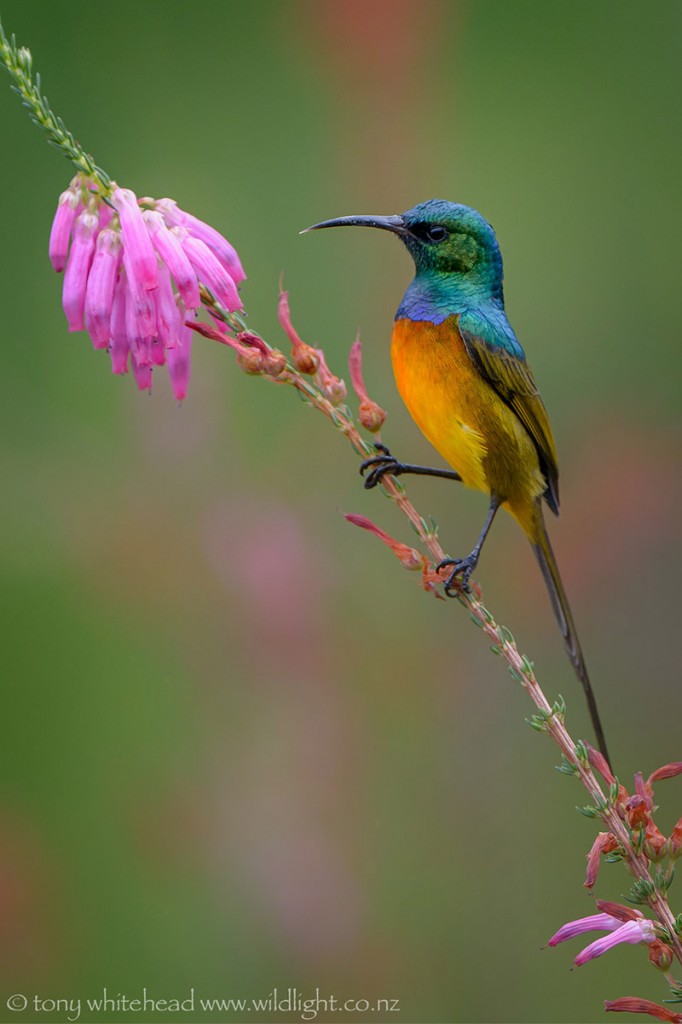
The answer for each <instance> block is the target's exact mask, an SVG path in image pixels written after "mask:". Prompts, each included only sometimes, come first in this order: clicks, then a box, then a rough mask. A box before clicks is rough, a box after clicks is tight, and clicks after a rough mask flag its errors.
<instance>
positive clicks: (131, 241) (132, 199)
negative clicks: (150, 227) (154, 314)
mask: <svg viewBox="0 0 682 1024" xmlns="http://www.w3.org/2000/svg"><path fill="white" fill-rule="evenodd" d="M112 202H113V204H114V207H115V209H116V210H117V212H118V215H119V218H120V220H121V231H122V232H123V243H124V246H125V253H126V256H127V259H128V266H129V268H130V271H131V273H130V274H129V275H128V276H129V277H130V276H131V275H132V277H134V278H135V280H136V281H138V282H139V285H140V287H141V288H142V289H144V291H147V292H150V291H153V290H154V288H156V286H157V284H158V278H157V272H156V253H155V252H154V246H153V245H152V240H151V238H150V237H149V232H148V231H147V227H146V225H145V222H144V220H143V219H142V210H141V209H140V207H139V206H138V203H137V196H136V195H135V193H134V192H133V191H132V189H129V188H117V189H114V194H113V197H112Z"/></svg>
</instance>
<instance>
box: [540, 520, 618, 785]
mask: <svg viewBox="0 0 682 1024" xmlns="http://www.w3.org/2000/svg"><path fill="white" fill-rule="evenodd" d="M536 535H537V537H538V539H537V541H536V542H535V543H533V551H534V553H535V557H536V558H537V560H538V564H539V566H540V569H541V570H542V575H543V576H544V579H545V583H546V584H547V590H548V591H549V596H550V598H551V601H552V608H553V609H554V614H555V616H556V620H557V622H558V623H559V628H560V630H561V635H562V636H563V638H564V644H565V646H566V653H567V654H568V656H569V658H570V659H571V664H572V665H573V668H574V669H575V674H576V675H577V677H578V679H579V680H580V682H581V683H582V687H583V690H584V691H585V696H586V697H587V706H588V708H589V709H590V718H591V719H592V725H593V727H594V731H595V734H596V736H597V744H598V745H599V749H600V750H601V752H602V754H603V755H604V757H605V758H606V760H607V762H608V763H609V765H610V764H611V759H610V757H609V752H608V749H607V747H606V739H605V737H604V730H603V729H602V724H601V719H600V717H599V711H598V709H597V701H596V698H595V696H594V690H593V689H592V683H591V682H590V677H589V676H588V674H587V666H586V665H585V659H584V657H583V652H582V650H581V647H580V641H579V639H578V632H577V630H576V628H575V623H574V621H573V616H572V615H571V609H570V606H569V603H568V598H567V597H566V591H565V590H564V585H563V583H562V582H561V576H560V575H559V567H558V565H557V562H556V558H555V557H554V552H553V551H552V545H551V544H550V542H549V537H548V535H547V529H546V527H545V523H544V520H543V517H542V510H541V509H540V508H538V522H537V534H536ZM531 543H532V542H531Z"/></svg>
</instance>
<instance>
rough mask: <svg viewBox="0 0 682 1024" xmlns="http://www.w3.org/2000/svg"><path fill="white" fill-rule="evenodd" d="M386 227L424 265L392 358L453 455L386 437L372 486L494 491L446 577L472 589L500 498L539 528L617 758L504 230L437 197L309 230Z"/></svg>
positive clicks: (400, 380) (552, 590)
mask: <svg viewBox="0 0 682 1024" xmlns="http://www.w3.org/2000/svg"><path fill="white" fill-rule="evenodd" d="M344 226H352V227H368V228H380V229H382V230H384V231H391V232H392V233H393V234H395V235H398V237H399V238H400V240H401V241H402V242H403V243H404V245H405V247H406V248H407V250H408V252H409V253H410V255H411V256H412V259H413V260H414V265H415V271H416V273H415V277H414V280H413V281H412V283H411V284H410V286H409V287H408V289H407V291H406V292H405V295H404V296H403V299H402V301H401V303H400V305H399V307H398V311H397V313H396V315H395V325H394V328H393V335H392V340H391V360H392V363H393V371H394V374H395V379H396V384H397V386H398V391H399V392H400V395H401V397H402V399H403V401H404V402H405V405H406V406H407V408H408V411H409V412H410V415H411V416H412V418H413V419H414V421H415V422H416V424H417V426H418V427H419V428H420V430H421V431H422V433H423V434H425V436H426V437H427V438H428V440H429V441H430V442H431V444H432V445H433V447H434V448H435V449H436V451H438V452H439V454H440V455H441V456H442V457H443V458H444V459H445V461H446V462H447V463H449V464H450V466H452V470H446V469H435V468H430V467H427V466H417V465H413V464H411V463H405V462H399V461H398V460H397V459H396V458H395V457H394V456H393V455H392V454H391V453H390V451H389V450H388V449H387V448H386V447H385V446H383V445H377V450H378V452H379V454H378V455H377V456H375V457H374V458H371V459H367V460H365V462H364V463H363V464H362V467H361V470H362V472H363V473H366V474H367V475H366V476H365V486H366V487H375V486H376V485H377V484H378V483H379V482H380V480H381V479H382V477H383V476H384V475H386V474H392V475H393V476H400V475H402V474H405V473H417V474H421V475H425V476H437V477H446V478H449V479H451V480H458V481H461V482H462V483H463V484H465V485H466V486H468V487H473V488H476V489H477V490H479V491H483V492H484V494H487V495H489V506H488V514H487V516H486V519H485V522H484V524H483V528H482V530H481V533H480V535H479V538H478V540H477V541H476V544H475V546H474V548H473V550H472V551H471V553H470V554H468V555H467V556H466V557H465V558H447V559H444V561H443V562H441V563H440V565H439V566H438V568H439V569H440V568H443V567H452V571H451V572H450V574H449V576H448V577H447V579H446V582H445V591H446V593H449V594H452V591H453V587H454V584H455V580H456V579H457V577H460V580H461V585H462V586H463V587H464V589H465V590H468V588H469V578H470V576H471V574H472V572H473V571H474V569H475V568H476V566H477V564H478V560H479V557H480V554H481V549H482V547H483V544H484V542H485V539H486V537H487V535H488V531H489V530H490V527H491V525H492V522H493V519H494V518H495V514H496V513H497V510H498V509H499V508H505V509H506V510H507V511H508V512H509V513H510V514H511V515H512V516H513V517H514V519H516V521H517V522H518V523H519V525H520V526H521V528H522V529H523V531H524V533H525V534H526V536H527V537H528V539H529V541H530V543H531V545H532V548H533V551H534V553H535V557H536V558H537V561H538V563H539V565H540V569H541V570H542V575H543V577H544V580H545V583H546V585H547V590H548V591H549V596H550V598H551V601H552V608H553V609H554V614H555V616H556V619H557V622H558V623H559V627H560V629H561V633H562V636H563V638H564V644H565V646H566V651H567V653H568V657H569V658H570V660H571V663H572V665H573V667H574V669H575V672H576V675H577V676H578V679H579V680H580V682H581V684H582V686H583V689H584V691H585V695H586V697H587V703H588V707H589V711H590V716H591V719H592V724H593V726H594V730H595V733H596V736H597V741H598V744H599V749H600V750H601V752H602V754H603V755H604V757H605V758H606V760H607V761H609V763H610V760H609V755H608V751H607V747H606V740H605V738H604V731H603V729H602V725H601V720H600V718H599V711H598V709H597V702H596V699H595V695H594V691H593V689H592V684H591V683H590V678H589V676H588V674H587V667H586V665H585V659H584V657H583V652H582V649H581V647H580V641H579V639H578V633H577V630H576V627H575V623H574V621H573V616H572V614H571V609H570V606H569V603H568V598H567V597H566V591H565V590H564V586H563V583H562V581H561V576H560V575H559V568H558V566H557V562H556V558H555V556H554V552H553V551H552V546H551V544H550V541H549V536H548V534H547V529H546V526H545V521H544V517H543V502H544V503H545V504H547V505H548V507H549V508H550V509H551V510H552V512H554V514H555V515H558V514H559V468H558V459H557V451H556V446H555V443H554V437H553V436H552V428H551V427H550V424H549V418H548V416H547V411H546V409H545V406H544V404H543V401H542V399H541V398H540V393H539V391H538V388H537V385H536V383H535V380H534V378H533V374H532V373H531V371H530V368H529V366H528V363H527V362H526V356H525V353H524V351H523V349H522V348H521V345H520V344H519V342H518V340H517V338H516V335H515V334H514V331H513V330H512V327H511V324H510V323H509V321H508V319H507V315H506V313H505V309H504V293H503V289H502V277H503V272H502V254H501V252H500V246H499V244H498V241H497V238H496V236H495V232H494V231H493V229H492V227H491V226H490V224H489V223H488V222H487V220H485V218H484V217H482V216H481V214H480V213H478V212H477V211H476V210H474V209H472V208H471V207H469V206H464V205H462V204H460V203H450V202H447V201H446V200H443V199H430V200H428V202H425V203H420V204H419V205H418V206H415V207H413V208H412V209H411V210H408V211H407V212H406V213H403V214H400V215H392V216H388V217H373V216H359V217H337V218H336V219H334V220H325V221H322V222H321V223H319V224H314V225H313V226H312V227H311V228H308V229H306V230H308V231H312V230H316V229H319V228H333V227H344Z"/></svg>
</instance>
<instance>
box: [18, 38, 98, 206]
mask: <svg viewBox="0 0 682 1024" xmlns="http://www.w3.org/2000/svg"><path fill="white" fill-rule="evenodd" d="M0 65H1V66H2V67H4V68H5V70H6V71H7V73H8V74H9V76H10V78H11V79H12V90H13V92H15V93H16V94H17V95H18V96H20V97H21V101H22V103H23V105H24V106H25V107H26V108H27V110H28V111H29V112H30V115H31V120H32V121H33V123H34V124H37V125H38V127H39V128H42V129H43V131H45V132H46V134H47V138H48V142H50V143H51V144H52V145H53V146H56V147H57V149H60V150H61V151H62V153H63V154H64V156H66V157H67V158H68V159H69V160H70V161H71V163H72V164H73V165H74V167H75V168H76V170H77V171H79V172H80V173H81V174H84V175H85V176H86V177H88V178H90V179H92V180H93V181H94V182H95V183H96V184H97V186H98V188H99V191H100V193H101V195H102V196H103V198H108V197H109V196H110V195H111V193H112V190H113V186H112V182H111V178H110V177H109V175H108V174H107V173H106V171H103V170H102V168H101V167H99V166H98V165H97V164H96V163H95V161H94V160H93V158H92V157H91V156H90V154H89V153H86V152H85V150H84V149H83V147H82V146H81V145H79V143H78V142H76V140H75V139H74V137H73V135H72V134H71V132H70V131H69V130H68V129H67V128H66V126H65V124H64V122H63V121H62V119H61V117H57V115H56V114H54V113H53V112H52V111H51V110H50V105H49V103H48V102H47V97H46V96H43V94H42V92H41V88H40V75H39V74H36V75H35V76H34V74H33V57H32V56H31V51H30V50H28V49H27V48H26V47H25V46H21V47H19V46H17V44H16V40H15V38H14V36H12V38H11V39H10V40H8V39H7V36H6V35H5V32H4V29H3V27H2V22H1V21H0Z"/></svg>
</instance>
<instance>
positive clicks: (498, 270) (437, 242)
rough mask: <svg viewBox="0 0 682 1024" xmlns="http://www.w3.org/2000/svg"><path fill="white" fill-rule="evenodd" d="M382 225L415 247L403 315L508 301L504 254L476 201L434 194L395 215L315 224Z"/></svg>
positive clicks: (438, 316) (438, 317) (426, 315)
mask: <svg viewBox="0 0 682 1024" xmlns="http://www.w3.org/2000/svg"><path fill="white" fill-rule="evenodd" d="M343 226H349V227H353V226H358V227H370V228H382V229H383V230H385V231H391V232H393V234H396V235H398V237H399V238H400V239H401V241H402V242H403V243H404V245H405V246H406V248H407V249H408V250H409V252H410V255H411V256H412V259H413V260H414V265H415V268H416V276H415V279H414V281H413V282H412V284H411V285H410V288H409V289H408V290H407V293H406V295H405V298H404V299H403V302H402V303H401V306H400V309H399V310H398V316H409V317H410V318H411V319H413V320H417V319H424V320H426V319H428V320H433V321H434V322H436V323H439V322H441V321H442V320H443V319H445V317H446V316H449V315H451V313H453V312H458V311H460V310H461V309H463V308H468V307H470V306H471V305H488V304H490V303H492V304H493V305H496V306H498V307H502V308H503V306H504V298H503V293H502V255H501V253H500V247H499V245H498V244H497V238H496V237H495V232H494V231H493V229H492V228H491V226H490V224H488V221H487V220H485V218H484V217H482V216H481V214H480V213H478V212H477V211H476V210H473V209H472V208H471V207H470V206H463V205H462V204H461V203H449V202H447V200H445V199H429V200H428V202H426V203H420V204H419V205H418V206H414V207H413V208H412V209H411V210H407V212H406V213H402V214H399V215H396V216H390V217H371V216H369V217H365V216H362V217H338V218H337V219H335V220H326V221H322V223H321V224H314V225H313V227H312V228H308V230H309V231H312V230H313V229H315V228H332V227H343Z"/></svg>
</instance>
